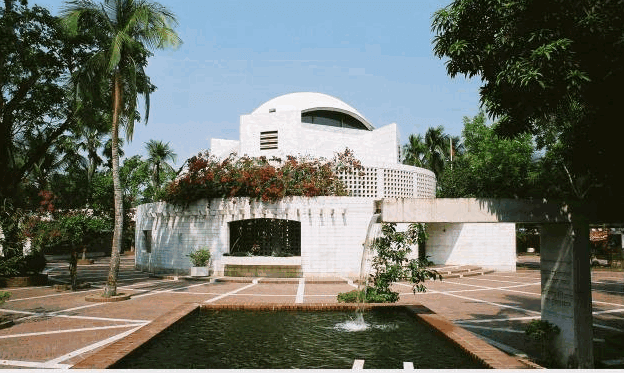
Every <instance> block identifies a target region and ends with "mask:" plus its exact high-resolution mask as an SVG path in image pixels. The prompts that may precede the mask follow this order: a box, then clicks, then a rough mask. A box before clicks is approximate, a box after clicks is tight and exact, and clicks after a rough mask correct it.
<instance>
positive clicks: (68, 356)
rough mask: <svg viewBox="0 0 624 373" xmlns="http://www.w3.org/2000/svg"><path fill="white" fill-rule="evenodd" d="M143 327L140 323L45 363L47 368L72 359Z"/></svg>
mask: <svg viewBox="0 0 624 373" xmlns="http://www.w3.org/2000/svg"><path fill="white" fill-rule="evenodd" d="M142 327H143V325H139V326H137V327H136V328H133V329H130V330H126V331H125V332H123V333H120V334H117V335H114V336H112V337H110V338H106V339H104V340H101V341H99V342H96V343H93V344H90V345H88V346H85V347H83V348H80V349H78V350H75V351H72V352H70V353H67V354H65V355H62V356H59V357H57V358H55V359H52V360H48V361H46V362H45V364H44V365H45V368H52V367H53V365H56V364H58V363H60V362H63V361H65V360H68V359H71V358H72V357H74V356H77V355H80V354H84V353H85V352H89V351H92V350H95V349H96V348H100V347H102V346H106V345H107V344H109V343H113V342H115V341H117V340H119V339H121V338H124V337H126V336H128V335H130V334H132V333H134V332H135V331H137V330H139V329H140V328H142Z"/></svg>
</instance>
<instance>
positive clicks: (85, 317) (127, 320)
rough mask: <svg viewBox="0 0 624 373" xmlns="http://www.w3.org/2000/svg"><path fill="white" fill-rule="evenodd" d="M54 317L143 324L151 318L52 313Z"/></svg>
mask: <svg viewBox="0 0 624 373" xmlns="http://www.w3.org/2000/svg"><path fill="white" fill-rule="evenodd" d="M54 316H55V317H63V318H66V319H79V320H99V321H111V322H112V321H116V322H129V323H135V324H144V323H148V322H151V321H152V320H137V319H114V318H110V317H96V316H78V315H54Z"/></svg>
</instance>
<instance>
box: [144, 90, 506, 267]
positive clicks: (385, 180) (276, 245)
mask: <svg viewBox="0 0 624 373" xmlns="http://www.w3.org/2000/svg"><path fill="white" fill-rule="evenodd" d="M210 147H211V153H212V154H214V155H216V156H219V157H226V156H228V155H229V154H231V153H236V154H238V155H248V156H251V157H259V156H266V157H267V158H271V157H273V156H277V157H280V158H282V159H284V158H285V156H286V155H293V156H311V157H316V158H318V157H324V158H332V157H333V156H334V154H335V153H337V152H342V151H344V150H345V148H349V149H351V150H352V151H353V152H354V155H355V157H356V158H357V159H359V160H360V161H361V162H362V165H363V167H364V170H363V171H364V172H363V173H362V174H360V175H353V174H344V175H340V176H341V178H342V180H343V182H344V183H345V185H346V186H347V189H348V190H349V193H350V197H314V198H305V197H289V198H285V199H283V200H281V201H279V202H276V203H268V202H261V201H255V200H250V199H249V198H229V199H213V200H210V201H208V200H203V201H198V202H196V203H194V204H192V205H191V206H189V207H188V208H186V209H182V208H180V207H176V206H173V205H168V204H165V203H152V204H146V205H142V206H139V208H138V209H137V233H136V246H137V250H136V263H137V266H138V267H139V268H141V269H144V270H148V271H152V272H174V273H187V272H188V270H189V268H190V262H189V259H188V257H187V255H188V254H189V253H190V252H191V251H193V250H195V249H197V248H200V247H208V248H209V249H210V250H211V252H212V254H213V262H212V265H213V270H214V272H215V274H216V275H237V274H238V275H240V274H246V275H256V276H262V275H267V276H277V275H279V273H277V272H275V271H274V270H276V269H279V271H281V272H282V273H281V274H282V275H287V276H290V275H292V276H301V275H302V276H305V277H323V276H345V277H357V276H358V275H359V271H360V264H361V256H362V244H363V242H364V239H365V237H366V232H367V229H368V224H369V222H370V220H371V218H372V216H373V214H374V213H375V200H379V199H381V198H390V197H398V198H435V175H434V174H433V172H431V171H429V170H426V169H422V168H419V167H412V166H407V165H403V164H401V163H400V142H399V133H398V130H397V125H396V124H395V123H392V124H388V125H386V126H383V127H380V128H378V129H375V128H374V127H373V125H372V124H371V123H369V122H368V120H366V118H365V117H364V116H363V115H362V114H360V113H359V112H358V111H357V110H356V109H354V108H353V107H351V106H349V105H347V104H346V103H344V102H342V101H341V100H339V99H337V98H335V97H332V96H329V95H326V94H321V93H311V92H304V93H291V94H287V95H283V96H280V97H276V98H274V99H272V100H269V101H267V102H266V103H264V104H262V105H260V106H259V107H258V108H257V109H255V110H254V111H253V112H252V113H251V114H246V115H241V117H240V139H239V140H223V139H212V140H211V142H210ZM429 228H430V239H429V241H428V243H427V245H426V246H427V255H429V256H430V259H432V260H433V261H434V262H435V263H437V264H458V265H461V264H477V265H481V266H483V267H486V268H493V269H498V270H515V229H514V224H513V223H511V224H510V223H504V224H495V225H488V226H487V227H486V226H482V225H479V224H449V223H445V224H430V227H429ZM258 232H264V233H262V234H260V233H258ZM266 232H274V233H266ZM275 232H280V233H279V234H278V233H275ZM278 235H279V238H278V237H277V236H278ZM252 247H253V249H252ZM252 252H253V253H252ZM241 253H242V254H245V253H246V254H247V255H249V256H247V255H245V256H235V255H239V254H241ZM272 271H273V272H272ZM279 271H278V272H279ZM284 271H292V272H289V273H286V274H285V273H283V272H284Z"/></svg>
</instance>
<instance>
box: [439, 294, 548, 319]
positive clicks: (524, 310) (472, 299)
mask: <svg viewBox="0 0 624 373" xmlns="http://www.w3.org/2000/svg"><path fill="white" fill-rule="evenodd" d="M440 294H445V295H449V296H451V297H456V298H460V299H466V300H470V301H473V302H478V303H486V304H490V305H492V306H496V307H501V308H509V309H512V310H518V311H522V312H530V313H540V312H538V311H532V310H527V309H526V308H521V307H515V306H508V305H506V304H500V303H496V302H489V301H487V300H482V299H476V298H469V297H464V296H461V295H457V294H451V293H446V292H440ZM540 314H541V313H540Z"/></svg>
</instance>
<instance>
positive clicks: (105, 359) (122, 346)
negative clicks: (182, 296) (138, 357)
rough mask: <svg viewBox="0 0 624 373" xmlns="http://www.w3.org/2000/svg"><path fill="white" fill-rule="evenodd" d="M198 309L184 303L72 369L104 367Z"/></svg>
mask: <svg viewBox="0 0 624 373" xmlns="http://www.w3.org/2000/svg"><path fill="white" fill-rule="evenodd" d="M196 310H199V307H198V305H197V304H194V303H186V304H183V305H181V306H179V307H177V308H175V309H174V310H173V311H171V312H168V313H166V314H164V315H162V316H161V317H159V318H157V319H156V320H154V321H152V322H151V323H149V324H147V325H145V326H144V327H142V328H140V329H139V330H137V331H136V332H134V333H132V334H130V335H129V336H127V337H126V338H122V339H120V340H118V341H117V342H114V343H112V344H110V345H108V346H106V347H104V348H102V349H101V350H99V351H97V352H96V353H94V354H93V355H91V356H89V357H87V358H86V359H84V360H81V361H79V362H78V363H77V364H75V365H74V366H72V369H106V368H110V367H111V366H112V365H113V364H115V363H116V362H118V361H119V360H121V359H122V358H123V357H125V356H126V355H128V354H130V353H131V352H133V351H134V350H136V349H137V348H139V347H141V345H143V344H144V343H145V342H147V341H149V340H150V339H152V338H154V337H155V336H157V335H158V334H160V333H161V332H162V331H163V330H165V329H166V328H168V327H169V326H171V325H173V324H174V323H176V322H177V321H178V320H181V319H182V318H184V317H186V316H187V315H190V314H191V313H192V312H193V311H196Z"/></svg>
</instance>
